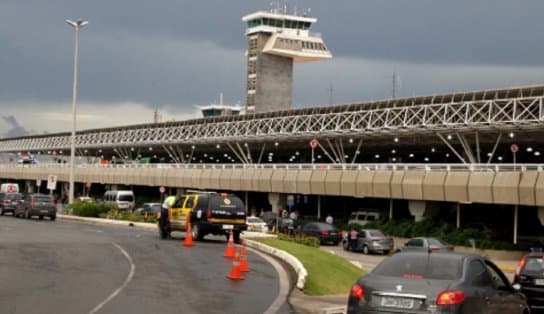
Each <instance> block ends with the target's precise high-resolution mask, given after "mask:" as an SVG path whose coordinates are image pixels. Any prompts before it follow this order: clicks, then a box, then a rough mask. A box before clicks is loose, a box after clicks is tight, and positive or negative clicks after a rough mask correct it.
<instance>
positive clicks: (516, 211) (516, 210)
mask: <svg viewBox="0 0 544 314" xmlns="http://www.w3.org/2000/svg"><path fill="white" fill-rule="evenodd" d="M518 211H519V207H518V205H514V244H518Z"/></svg>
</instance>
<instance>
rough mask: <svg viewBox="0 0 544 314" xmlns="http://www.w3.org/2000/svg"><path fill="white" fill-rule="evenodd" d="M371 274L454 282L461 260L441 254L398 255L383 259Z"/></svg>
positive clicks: (458, 276) (457, 275) (459, 269)
mask: <svg viewBox="0 0 544 314" xmlns="http://www.w3.org/2000/svg"><path fill="white" fill-rule="evenodd" d="M373 273H374V274H376V275H380V276H388V277H400V278H410V279H436V280H454V279H457V278H460V277H461V260H460V259H458V258H451V256H449V255H441V254H418V255H403V254H398V255H394V256H392V257H391V258H388V259H385V260H384V261H383V262H382V263H381V264H379V265H378V266H377V267H376V268H375V269H374V271H373Z"/></svg>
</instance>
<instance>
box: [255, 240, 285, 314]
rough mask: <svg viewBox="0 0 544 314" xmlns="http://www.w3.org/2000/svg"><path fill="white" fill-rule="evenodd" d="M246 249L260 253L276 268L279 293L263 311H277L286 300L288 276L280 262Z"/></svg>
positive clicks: (265, 312) (267, 312)
mask: <svg viewBox="0 0 544 314" xmlns="http://www.w3.org/2000/svg"><path fill="white" fill-rule="evenodd" d="M248 250H250V251H252V252H254V253H256V254H258V255H260V256H261V257H262V258H264V259H265V260H266V261H267V262H269V263H270V264H272V266H273V267H274V268H275V269H276V272H278V275H279V279H280V293H278V296H277V297H276V299H275V300H274V302H272V304H270V306H269V307H268V309H266V311H264V314H271V313H277V312H278V311H279V310H280V308H281V306H282V305H283V304H284V303H285V302H286V301H287V296H288V293H289V278H288V277H287V272H286V271H285V269H283V267H282V266H281V265H280V263H278V262H277V261H276V260H275V259H273V258H272V257H270V256H268V255H266V254H264V253H261V252H259V251H257V250H254V249H251V248H248Z"/></svg>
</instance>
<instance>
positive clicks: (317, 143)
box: [310, 138, 319, 148]
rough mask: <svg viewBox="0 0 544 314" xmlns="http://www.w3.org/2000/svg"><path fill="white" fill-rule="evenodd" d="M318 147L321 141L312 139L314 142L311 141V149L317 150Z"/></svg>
mask: <svg viewBox="0 0 544 314" xmlns="http://www.w3.org/2000/svg"><path fill="white" fill-rule="evenodd" d="M317 145H319V141H317V139H315V138H314V139H312V140H311V141H310V147H311V148H316V147H317Z"/></svg>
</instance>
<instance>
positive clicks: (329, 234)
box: [300, 222, 342, 245]
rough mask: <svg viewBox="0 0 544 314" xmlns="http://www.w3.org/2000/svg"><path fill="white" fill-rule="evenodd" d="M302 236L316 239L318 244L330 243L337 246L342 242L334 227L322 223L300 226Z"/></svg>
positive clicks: (338, 232) (338, 231) (340, 235)
mask: <svg viewBox="0 0 544 314" xmlns="http://www.w3.org/2000/svg"><path fill="white" fill-rule="evenodd" d="M300 232H301V234H302V235H305V236H309V237H316V238H318V239H319V243H321V244H324V243H332V244H334V245H338V243H340V241H342V234H341V233H340V230H338V229H336V227H335V226H333V225H331V224H328V223H324V222H310V223H307V224H305V225H304V226H302V229H301V230H300Z"/></svg>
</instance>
